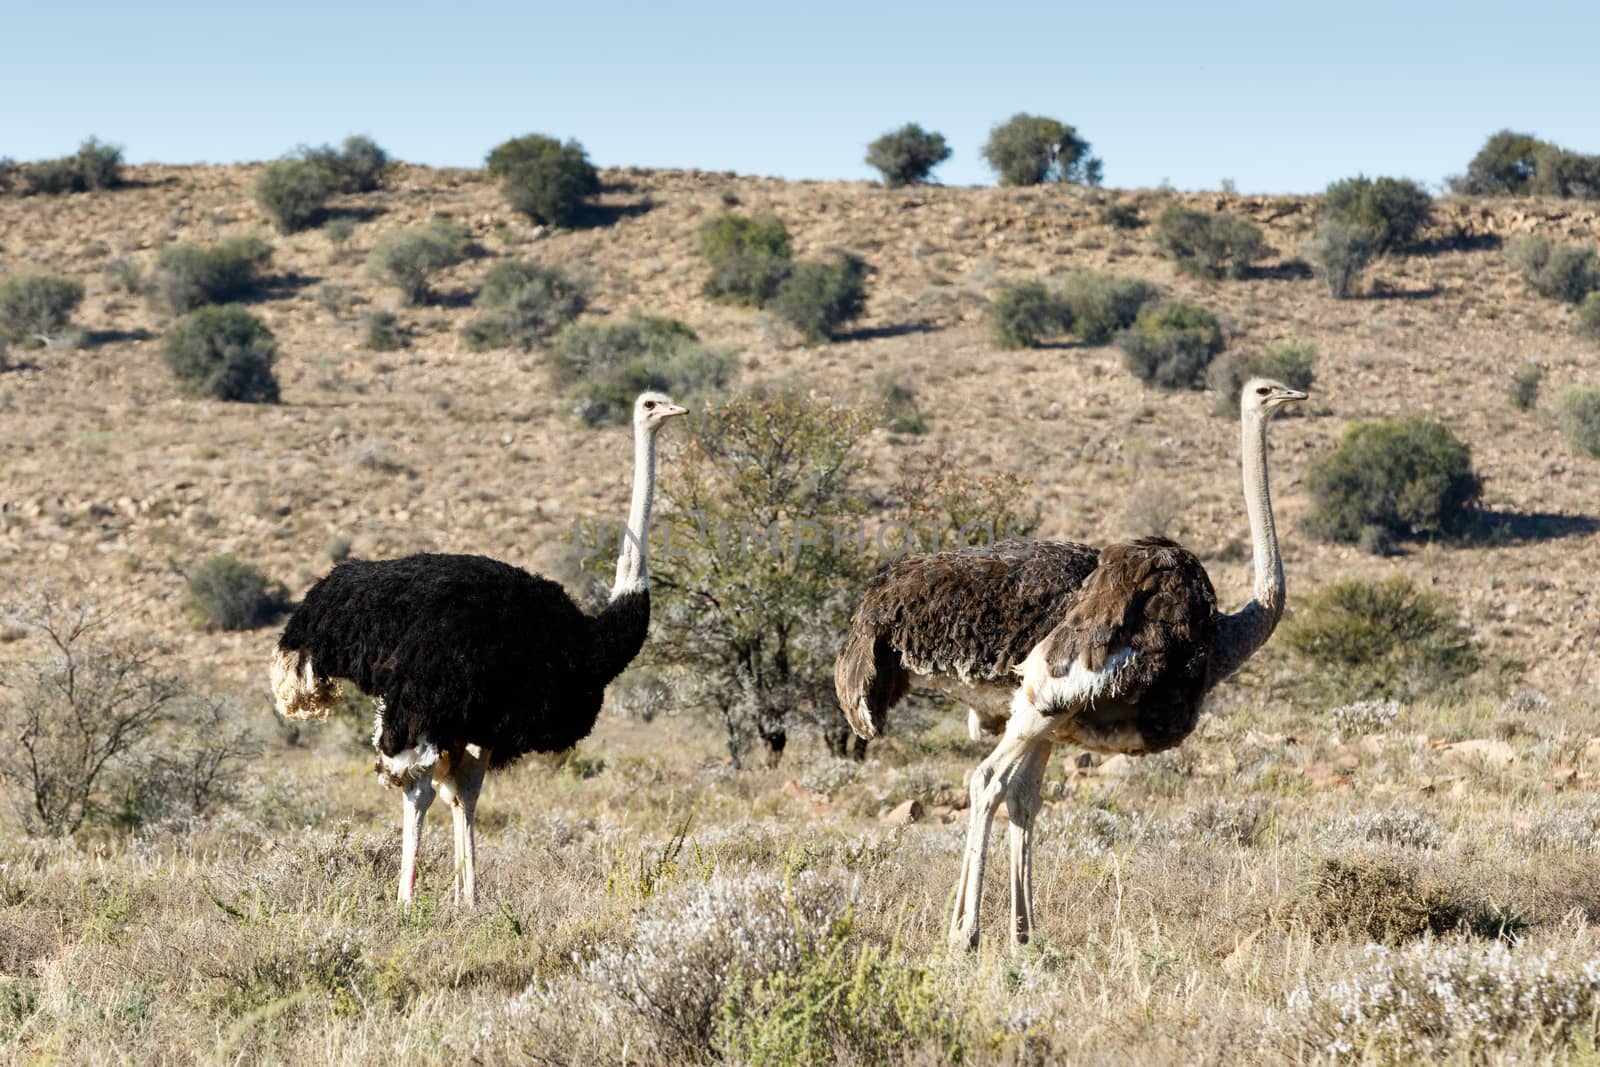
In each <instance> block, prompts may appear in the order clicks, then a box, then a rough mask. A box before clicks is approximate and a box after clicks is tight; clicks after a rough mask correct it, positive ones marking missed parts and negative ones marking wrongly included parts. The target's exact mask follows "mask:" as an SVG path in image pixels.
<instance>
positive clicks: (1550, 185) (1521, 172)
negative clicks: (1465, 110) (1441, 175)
mask: <svg viewBox="0 0 1600 1067" xmlns="http://www.w3.org/2000/svg"><path fill="white" fill-rule="evenodd" d="M1450 187H1451V189H1452V190H1453V191H1455V192H1458V193H1469V194H1479V195H1502V196H1529V195H1531V196H1557V197H1566V198H1573V199H1579V200H1592V199H1594V198H1596V197H1600V156H1590V155H1584V154H1582V153H1579V152H1569V151H1567V150H1566V149H1564V148H1562V147H1561V146H1560V145H1554V144H1551V143H1550V142H1548V141H1541V140H1539V139H1538V138H1536V137H1534V136H1533V135H1532V134H1527V133H1517V132H1515V131H1512V130H1501V131H1500V132H1499V133H1496V134H1494V135H1493V136H1491V137H1490V138H1489V139H1488V141H1486V142H1484V146H1483V148H1481V149H1480V150H1479V151H1478V154H1477V155H1476V156H1474V157H1473V159H1472V162H1471V163H1469V164H1468V165H1467V173H1466V175H1465V176H1463V177H1460V178H1452V179H1451V181H1450Z"/></svg>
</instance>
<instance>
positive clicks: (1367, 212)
mask: <svg viewBox="0 0 1600 1067" xmlns="http://www.w3.org/2000/svg"><path fill="white" fill-rule="evenodd" d="M1432 210H1433V197H1431V196H1429V195H1428V192H1427V190H1425V189H1423V188H1422V186H1420V185H1418V184H1417V183H1416V182H1414V181H1411V180H1410V179H1407V178H1368V177H1365V176H1360V175H1358V176H1357V177H1354V178H1346V179H1345V180H1344V181H1338V182H1334V183H1333V184H1332V185H1330V186H1328V192H1327V195H1326V196H1325V197H1324V199H1323V202H1322V212H1323V217H1324V218H1327V219H1331V220H1334V221H1336V222H1342V223H1344V224H1345V225H1346V226H1355V227H1358V228H1360V229H1363V230H1365V231H1367V233H1369V234H1370V235H1371V236H1372V243H1373V246H1374V248H1375V249H1376V250H1377V251H1379V252H1392V251H1394V250H1395V249H1398V248H1403V247H1405V246H1406V245H1409V244H1411V243H1412V242H1413V241H1415V240H1416V238H1417V234H1418V233H1419V232H1421V230H1422V227H1423V226H1425V225H1426V224H1427V222H1428V216H1429V214H1430V213H1431V212H1432Z"/></svg>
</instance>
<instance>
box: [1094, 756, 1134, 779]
mask: <svg viewBox="0 0 1600 1067" xmlns="http://www.w3.org/2000/svg"><path fill="white" fill-rule="evenodd" d="M1132 773H1133V759H1132V757H1129V756H1124V755H1123V754H1122V753H1120V752H1119V753H1117V754H1116V755H1115V756H1107V757H1106V761H1105V762H1104V763H1102V764H1100V775H1101V777H1103V778H1126V777H1128V776H1129V775H1130V774H1132Z"/></svg>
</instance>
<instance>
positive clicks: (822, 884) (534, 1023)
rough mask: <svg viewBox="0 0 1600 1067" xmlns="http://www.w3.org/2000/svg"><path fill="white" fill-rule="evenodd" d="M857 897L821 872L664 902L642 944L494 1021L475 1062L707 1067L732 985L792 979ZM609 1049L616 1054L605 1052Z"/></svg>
mask: <svg viewBox="0 0 1600 1067" xmlns="http://www.w3.org/2000/svg"><path fill="white" fill-rule="evenodd" d="M854 899H855V892H854V887H853V886H847V885H845V884H844V883H843V882H842V881H840V880H839V879H837V878H830V877H827V876H824V875H820V874H818V873H816V872H813V871H805V872H802V873H800V874H798V875H796V876H794V877H792V878H790V879H787V880H785V879H782V878H779V877H777V876H775V875H773V874H770V873H758V874H748V875H743V876H736V877H731V876H728V875H722V874H719V875H716V876H714V877H712V878H710V879H708V880H707V881H705V882H702V883H699V884H696V885H691V886H688V887H685V888H684V889H683V890H681V891H679V892H666V893H660V894H657V895H655V896H653V897H652V898H651V899H650V901H649V903H648V905H647V906H646V908H645V910H644V913H643V915H642V916H641V917H640V919H639V920H638V923H637V925H636V927H635V929H634V934H633V937H632V939H631V940H622V941H612V942H608V943H605V944H603V945H600V946H599V947H598V948H597V949H596V950H595V951H594V952H593V954H592V955H590V956H589V957H588V958H578V959H575V961H574V963H575V968H574V970H573V971H571V972H568V973H567V974H566V975H564V976H562V977H561V978H560V979H558V980H555V981H553V982H549V983H540V984H536V985H534V986H531V987H529V988H528V989H527V990H526V991H525V992H523V993H522V994H521V995H519V996H518V997H516V998H514V999H513V1000H512V1001H510V1002H509V1003H508V1004H506V1005H505V1006H503V1007H502V1008H500V1009H499V1010H497V1011H496V1012H494V1013H493V1015H492V1017H490V1018H488V1019H486V1020H485V1021H484V1023H483V1025H482V1027H481V1029H480V1031H479V1034H478V1040H477V1044H476V1045H475V1047H474V1049H473V1050H472V1051H473V1054H474V1055H475V1056H478V1057H480V1058H483V1059H485V1060H487V1061H490V1062H493V1061H494V1060H495V1059H496V1058H497V1057H498V1056H501V1055H506V1054H509V1053H510V1052H511V1051H512V1050H516V1051H517V1052H518V1053H519V1054H521V1055H527V1056H531V1057H532V1058H534V1059H540V1058H543V1057H549V1056H555V1058H557V1059H559V1060H562V1061H563V1062H568V1061H571V1062H581V1061H584V1060H593V1061H599V1060H615V1059H617V1058H618V1055H619V1054H620V1052H621V1050H623V1049H628V1048H632V1049H633V1050H635V1051H634V1052H633V1053H632V1054H631V1055H629V1057H628V1058H629V1059H630V1060H633V1059H637V1058H638V1051H637V1050H639V1049H641V1048H653V1049H654V1050H655V1053H656V1055H657V1056H658V1057H659V1058H660V1059H662V1060H665V1061H667V1062H673V1063H677V1062H700V1061H702V1060H703V1059H704V1058H705V1054H706V1051H707V1049H708V1048H709V1047H710V1043H711V1041H712V1039H713V1037H714V1035H715V1031H716V1026H717V1016H718V1012H719V1010H720V1008H721V1005H722V999H723V994H724V992H725V991H726V990H727V989H728V987H729V985H730V983H735V982H738V983H744V984H746V985H748V984H749V983H752V982H756V981H765V980H770V979H772V978H773V977H774V976H777V975H784V974H792V973H793V972H794V971H795V970H796V969H797V968H798V967H799V966H800V963H801V960H802V956H803V953H804V952H805V951H809V950H810V949H811V948H813V947H814V946H816V945H818V944H821V943H823V942H824V941H825V940H826V939H828V938H829V937H830V936H831V935H832V933H833V931H834V929H835V926H836V925H837V924H840V923H842V922H844V921H845V918H846V915H847V914H848V912H849V909H850V907H851V905H852V903H853V901H854ZM602 1040H603V1041H607V1042H610V1043H612V1044H613V1045H614V1046H615V1047H614V1048H613V1047H610V1045H608V1046H607V1047H605V1048H600V1047H595V1043H596V1042H598V1041H602ZM558 1053H559V1055H558Z"/></svg>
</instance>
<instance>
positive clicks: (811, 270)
mask: <svg viewBox="0 0 1600 1067" xmlns="http://www.w3.org/2000/svg"><path fill="white" fill-rule="evenodd" d="M866 306H867V265H866V263H865V262H864V261H863V260H861V259H860V258H859V257H856V256H852V255H848V254H840V255H837V256H835V257H833V258H832V259H830V260H826V261H823V262H809V261H808V262H801V263H796V264H795V265H794V267H793V269H791V270H790V271H789V276H788V277H787V278H785V279H783V281H781V282H779V283H778V289H777V291H776V292H775V293H773V294H772V299H771V300H769V301H767V303H766V307H767V308H768V309H769V310H771V311H772V313H773V314H775V315H777V316H778V317H779V318H780V319H782V320H783V321H784V322H787V323H788V324H789V325H790V326H793V327H794V328H795V329H796V330H798V331H800V333H801V335H802V336H803V337H805V339H806V341H807V342H810V343H813V344H814V343H816V342H818V341H826V340H829V339H830V338H832V337H833V336H835V335H836V334H837V333H838V330H839V327H841V326H843V325H844V324H845V323H847V322H852V321H854V320H855V319H858V318H860V317H861V313H862V312H863V311H865V310H866Z"/></svg>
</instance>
